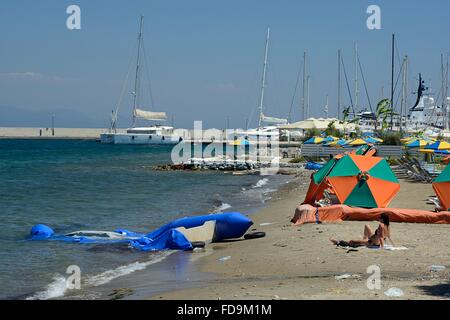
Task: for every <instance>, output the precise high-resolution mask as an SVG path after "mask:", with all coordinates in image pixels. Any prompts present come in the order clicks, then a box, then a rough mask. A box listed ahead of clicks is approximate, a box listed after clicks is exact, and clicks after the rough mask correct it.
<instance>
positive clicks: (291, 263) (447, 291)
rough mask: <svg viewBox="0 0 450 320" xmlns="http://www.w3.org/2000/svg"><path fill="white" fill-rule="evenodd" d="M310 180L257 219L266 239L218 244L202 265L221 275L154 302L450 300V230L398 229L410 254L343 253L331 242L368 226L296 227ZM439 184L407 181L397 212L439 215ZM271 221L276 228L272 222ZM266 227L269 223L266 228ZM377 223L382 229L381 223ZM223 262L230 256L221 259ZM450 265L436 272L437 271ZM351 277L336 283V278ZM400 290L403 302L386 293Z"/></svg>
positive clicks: (285, 191) (396, 236)
mask: <svg viewBox="0 0 450 320" xmlns="http://www.w3.org/2000/svg"><path fill="white" fill-rule="evenodd" d="M308 183H309V178H308V177H307V174H306V173H305V175H304V177H302V178H298V179H296V180H294V181H292V182H291V183H289V184H287V185H285V186H283V187H282V188H281V189H280V190H279V191H278V192H277V193H275V194H274V196H273V199H272V201H271V202H270V204H269V205H268V207H266V208H265V209H263V210H261V211H260V212H258V213H257V214H255V215H252V216H251V218H252V219H253V220H254V222H255V224H254V226H253V228H254V229H257V230H258V231H265V232H266V234H267V235H266V237H264V238H260V239H253V240H241V241H230V242H224V243H214V244H210V245H209V246H208V248H207V249H206V250H207V251H209V253H210V254H209V255H205V256H204V257H202V258H201V261H200V262H199V269H200V271H202V272H207V273H209V274H212V275H213V277H211V278H210V279H208V280H206V281H205V282H202V283H199V284H198V286H197V287H196V288H191V289H184V290H175V291H172V292H168V293H164V294H157V295H154V296H151V297H149V298H150V299H206V300H210V299H231V300H238V299H258V300H261V299H264V300H271V299H275V300H278V299H449V298H450V281H449V279H450V272H449V267H450V252H449V250H448V243H450V232H449V231H450V226H449V225H425V224H398V223H393V224H392V238H393V240H394V242H396V245H397V246H405V247H407V248H408V250H404V251H387V250H376V249H368V248H359V249H357V250H354V251H353V250H350V251H349V250H346V249H343V248H337V247H335V246H334V245H332V244H331V243H330V241H329V238H330V237H338V238H340V239H347V240H349V239H355V238H356V239H358V238H360V237H362V232H363V228H364V225H365V224H366V223H364V222H343V223H336V224H309V225H303V226H297V227H293V226H291V224H290V222H289V221H290V219H291V218H292V216H293V214H294V209H295V207H296V205H298V204H299V203H300V202H301V201H302V200H303V198H304V195H305V193H306V188H307V186H308ZM433 194H434V192H433V190H432V188H431V185H427V184H419V183H410V182H406V181H402V182H401V191H400V193H399V194H398V196H397V197H396V199H395V200H394V201H393V202H392V204H391V207H397V208H416V209H425V210H432V209H433V206H432V205H429V204H427V203H426V200H427V198H428V197H429V196H432V195H433ZM267 223H270V224H269V225H267ZM261 224H263V225H261ZM369 225H370V226H371V227H372V228H373V229H375V228H376V227H377V223H376V222H371V223H369ZM222 257H230V258H229V259H228V260H226V261H220V260H219V259H220V258H222ZM372 265H376V266H379V268H380V271H381V288H380V289H375V290H370V289H369V288H368V286H367V280H368V277H369V276H370V274H368V273H367V268H368V267H369V266H372ZM431 265H443V266H447V269H445V270H444V271H438V272H431V271H429V266H431ZM343 274H349V275H351V277H350V278H347V279H343V280H336V278H335V276H339V275H343ZM393 287H396V288H400V289H402V290H403V293H404V295H403V296H402V297H400V298H393V297H388V296H386V295H385V294H384V292H385V291H387V290H388V289H389V288H393Z"/></svg>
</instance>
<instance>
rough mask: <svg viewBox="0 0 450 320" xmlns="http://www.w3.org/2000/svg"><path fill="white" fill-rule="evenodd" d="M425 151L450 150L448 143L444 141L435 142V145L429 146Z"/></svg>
mask: <svg viewBox="0 0 450 320" xmlns="http://www.w3.org/2000/svg"><path fill="white" fill-rule="evenodd" d="M425 149H432V150H450V143H448V142H445V141H436V142H435V143H432V144H429V145H427V146H426V147H425Z"/></svg>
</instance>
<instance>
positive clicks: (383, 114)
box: [376, 99, 393, 130]
mask: <svg viewBox="0 0 450 320" xmlns="http://www.w3.org/2000/svg"><path fill="white" fill-rule="evenodd" d="M392 111H393V110H392V107H391V100H389V99H383V100H381V101H380V102H378V104H377V111H376V117H377V122H378V121H381V129H382V130H386V129H387V128H388V126H389V124H388V121H387V119H388V117H390V115H391V114H392Z"/></svg>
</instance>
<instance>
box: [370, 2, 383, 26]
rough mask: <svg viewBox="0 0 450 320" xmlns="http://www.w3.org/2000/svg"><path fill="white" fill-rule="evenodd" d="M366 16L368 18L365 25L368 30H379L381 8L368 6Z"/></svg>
mask: <svg viewBox="0 0 450 320" xmlns="http://www.w3.org/2000/svg"><path fill="white" fill-rule="evenodd" d="M366 12H367V14H370V16H369V17H368V18H367V21H366V25H367V29H369V30H380V29H381V8H380V6H377V5H374V4H372V5H370V6H368V7H367V11H366Z"/></svg>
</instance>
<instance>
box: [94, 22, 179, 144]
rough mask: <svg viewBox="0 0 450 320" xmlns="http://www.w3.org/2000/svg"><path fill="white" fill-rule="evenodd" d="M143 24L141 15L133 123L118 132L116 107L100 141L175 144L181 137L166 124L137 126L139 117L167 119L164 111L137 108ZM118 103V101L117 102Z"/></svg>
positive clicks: (156, 119)
mask: <svg viewBox="0 0 450 320" xmlns="http://www.w3.org/2000/svg"><path fill="white" fill-rule="evenodd" d="M143 24H144V17H142V16H141V22H140V28H139V37H138V50H137V51H138V52H137V63H136V75H135V81H134V92H133V93H132V94H133V124H132V127H131V128H129V129H127V130H126V132H118V131H117V128H116V124H117V112H118V107H117V109H116V111H115V112H113V114H112V119H111V127H110V129H109V131H108V132H106V133H102V134H101V135H100V142H101V143H109V144H177V143H179V142H181V141H182V140H183V139H182V138H181V137H180V136H178V135H176V134H174V128H173V127H171V126H166V125H161V124H158V125H151V126H138V125H137V122H138V120H139V119H141V120H146V121H157V122H164V121H166V120H167V115H166V113H165V112H153V111H146V110H143V109H140V108H138V105H139V103H140V84H141V81H140V70H141V54H142V52H141V51H142V42H143V38H142V35H143ZM119 105H120V103H119Z"/></svg>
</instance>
